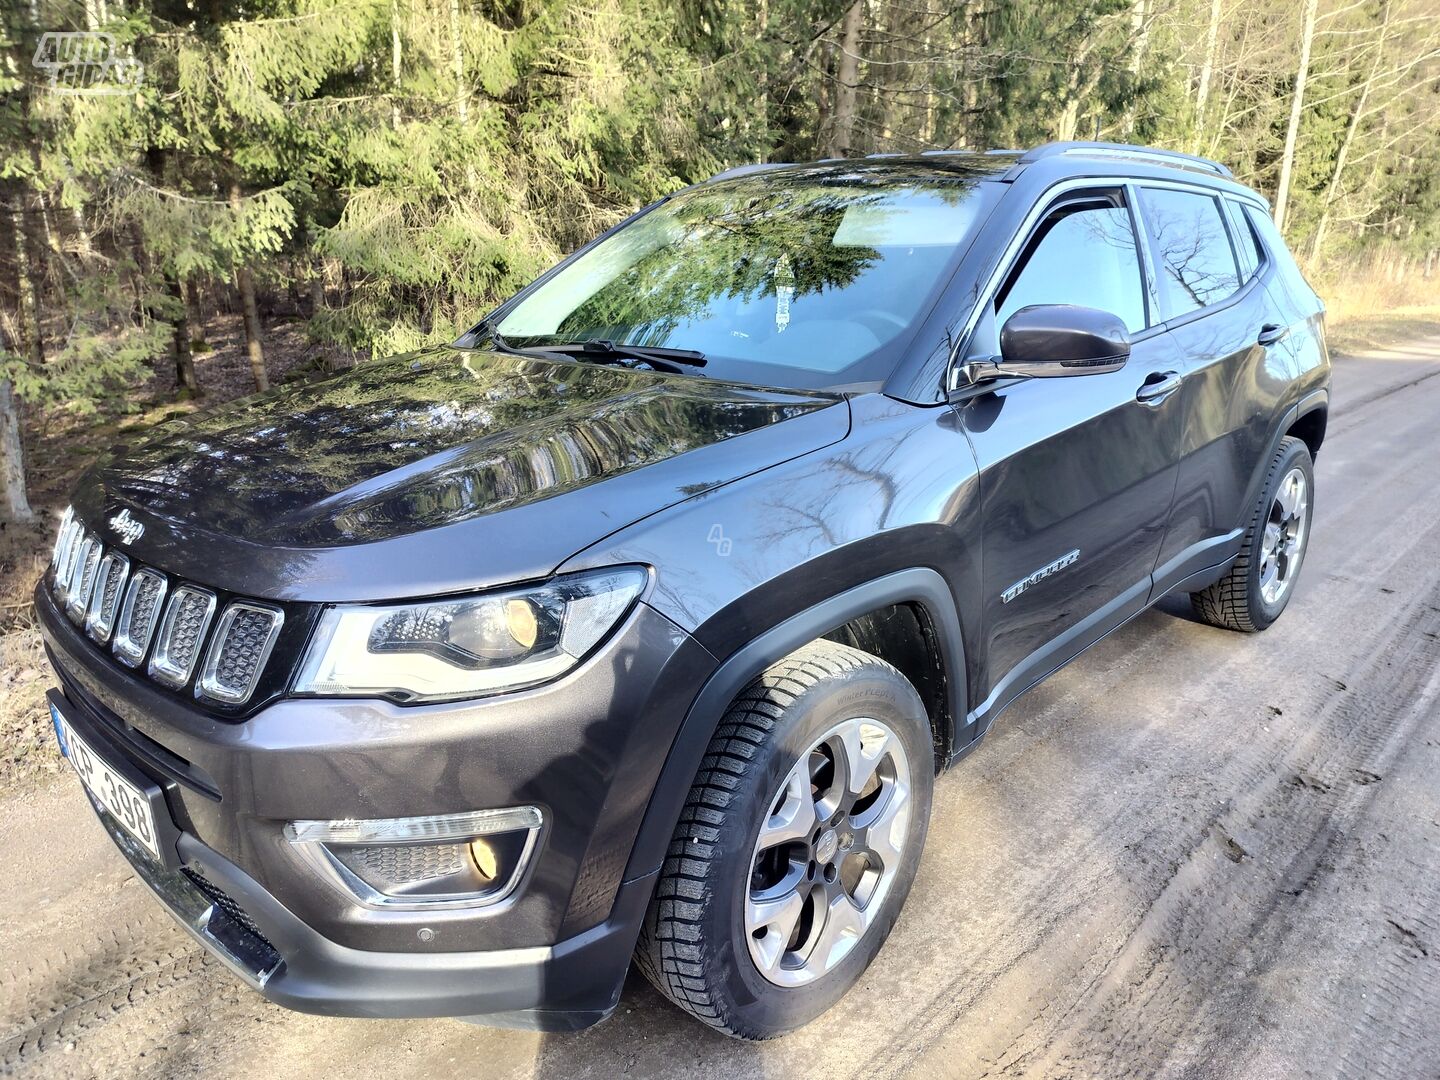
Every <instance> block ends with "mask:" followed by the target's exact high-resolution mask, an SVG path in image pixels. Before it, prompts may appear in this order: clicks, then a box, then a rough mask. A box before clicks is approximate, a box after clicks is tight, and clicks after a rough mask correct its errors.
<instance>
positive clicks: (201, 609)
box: [150, 585, 215, 687]
mask: <svg viewBox="0 0 1440 1080" xmlns="http://www.w3.org/2000/svg"><path fill="white" fill-rule="evenodd" d="M214 614H215V594H214V593H212V592H210V591H209V590H208V589H201V588H197V587H196V586H194V585H181V586H180V587H179V588H178V589H176V590H175V594H174V595H173V596H172V597H170V606H169V607H167V608H166V609H165V619H164V621H163V622H161V623H160V633H159V635H158V636H157V638H156V641H155V655H154V656H152V657H150V676H151V678H153V679H156V680H157V681H159V682H162V683H164V684H165V685H166V686H170V687H176V686H184V685H185V684H186V683H187V682H189V681H190V673H191V672H192V671H194V670H195V660H196V658H197V657H198V656H199V655H200V642H201V641H203V640H204V639H205V631H206V630H208V629H209V628H210V618H211V616H213V615H214Z"/></svg>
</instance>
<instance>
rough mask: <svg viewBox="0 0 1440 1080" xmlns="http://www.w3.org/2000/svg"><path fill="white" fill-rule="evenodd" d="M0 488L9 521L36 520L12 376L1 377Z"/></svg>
mask: <svg viewBox="0 0 1440 1080" xmlns="http://www.w3.org/2000/svg"><path fill="white" fill-rule="evenodd" d="M0 489H3V492H4V496H5V503H4V509H5V517H6V519H7V520H9V521H26V522H29V521H34V520H35V512H34V511H33V510H31V509H30V499H29V498H28V496H27V495H26V494H25V444H24V443H23V442H21V440H20V408H19V403H18V402H17V401H16V400H15V392H14V388H13V387H12V386H11V384H10V380H9V379H0Z"/></svg>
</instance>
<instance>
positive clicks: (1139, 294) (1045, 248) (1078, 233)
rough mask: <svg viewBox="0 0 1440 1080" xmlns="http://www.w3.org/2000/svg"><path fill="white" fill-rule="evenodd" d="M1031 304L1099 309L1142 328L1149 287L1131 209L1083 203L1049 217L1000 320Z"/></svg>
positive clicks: (1001, 301)
mask: <svg viewBox="0 0 1440 1080" xmlns="http://www.w3.org/2000/svg"><path fill="white" fill-rule="evenodd" d="M1031 304H1078V305H1080V306H1081V307H1091V308H1099V309H1100V310H1101V311H1108V312H1110V313H1111V314H1112V315H1118V316H1119V317H1120V318H1121V319H1122V320H1123V321H1124V323H1125V325H1126V326H1127V327H1128V328H1129V329H1130V331H1131V332H1132V333H1133V332H1135V331H1137V330H1143V329H1144V328H1145V291H1144V285H1143V280H1142V278H1141V276H1140V255H1139V252H1138V251H1137V250H1136V247H1135V232H1134V230H1133V229H1132V228H1131V226H1130V214H1129V211H1127V210H1126V209H1125V208H1124V207H1119V206H1104V205H1097V204H1095V203H1079V204H1075V205H1072V206H1066V207H1061V208H1060V209H1058V210H1056V211H1055V212H1054V213H1052V214H1051V215H1050V216H1049V217H1047V218H1046V219H1045V220H1044V221H1043V222H1042V223H1041V225H1040V228H1039V229H1038V230H1037V232H1036V235H1035V239H1032V240H1031V242H1030V246H1029V251H1028V253H1027V254H1026V256H1025V258H1024V261H1023V262H1022V263H1021V265H1020V269H1019V270H1018V271H1017V272H1015V273H1014V274H1012V275H1011V278H1010V282H1009V284H1008V285H1007V286H1006V288H1005V290H1004V291H1003V292H1002V293H1001V294H1000V296H999V297H998V299H997V301H996V313H995V321H996V325H997V326H1004V325H1005V320H1006V319H1008V318H1009V317H1010V316H1011V315H1013V314H1014V313H1015V312H1016V311H1018V310H1019V309H1020V308H1022V307H1029V306H1030V305H1031Z"/></svg>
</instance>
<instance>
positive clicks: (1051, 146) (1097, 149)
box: [1018, 142, 1235, 178]
mask: <svg viewBox="0 0 1440 1080" xmlns="http://www.w3.org/2000/svg"><path fill="white" fill-rule="evenodd" d="M1060 154H1084V155H1086V156H1087V157H1119V158H1135V159H1137V160H1140V161H1144V160H1146V159H1150V160H1151V161H1154V160H1155V159H1157V158H1158V159H1159V161H1158V162H1156V163H1157V164H1166V165H1173V166H1175V167H1176V168H1179V169H1191V170H1193V171H1195V172H1208V173H1214V174H1216V175H1218V176H1225V177H1231V178H1233V177H1234V175H1235V174H1234V173H1233V172H1231V171H1230V170H1229V169H1228V168H1226V167H1225V166H1224V165H1222V164H1220V162H1218V161H1211V160H1210V159H1209V158H1203V157H1200V156H1198V155H1196V154H1183V153H1181V152H1180V151H1179V150H1158V149H1156V148H1155V147H1153V146H1135V145H1134V144H1132V143H1107V142H1052V143H1046V144H1045V145H1044V146H1037V147H1035V149H1033V150H1027V151H1026V152H1025V154H1024V156H1023V157H1021V158H1020V161H1019V162H1018V164H1020V165H1029V164H1030V163H1031V162H1035V161H1039V160H1040V159H1041V158H1048V157H1055V156H1057V155H1060Z"/></svg>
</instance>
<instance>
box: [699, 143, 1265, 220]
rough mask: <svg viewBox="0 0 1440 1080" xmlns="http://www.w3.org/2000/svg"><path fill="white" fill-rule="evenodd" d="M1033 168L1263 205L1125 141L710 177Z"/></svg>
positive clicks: (962, 173) (1229, 177) (1226, 174)
mask: <svg viewBox="0 0 1440 1080" xmlns="http://www.w3.org/2000/svg"><path fill="white" fill-rule="evenodd" d="M1032 169H1038V170H1040V171H1042V172H1043V173H1045V174H1047V175H1049V176H1053V177H1054V178H1055V179H1057V180H1059V179H1065V178H1069V177H1077V176H1084V177H1088V176H1094V177H1115V178H1120V179H1139V180H1145V179H1170V180H1178V181H1183V182H1186V183H1192V184H1193V183H1201V184H1204V185H1205V186H1207V187H1214V188H1217V189H1220V190H1224V191H1228V192H1230V193H1231V194H1235V195H1242V196H1245V197H1247V198H1248V199H1250V200H1251V201H1254V202H1258V203H1260V204H1262V205H1266V203H1265V199H1264V198H1263V196H1261V195H1259V194H1258V193H1256V192H1255V191H1253V190H1251V189H1250V188H1248V187H1245V186H1244V185H1243V184H1241V183H1239V182H1238V181H1237V180H1235V177H1234V173H1232V172H1231V171H1230V169H1229V168H1227V167H1226V166H1225V165H1222V164H1221V163H1220V162H1218V161H1212V160H1211V159H1209V158H1203V157H1199V156H1197V155H1195V154H1186V153H1181V152H1180V151H1177V150H1162V149H1158V148H1155V147H1149V146H1139V145H1134V144H1130V143H1103V142H1051V143H1045V144H1044V145H1042V146H1037V147H1035V148H1033V149H1030V150H987V151H974V150H925V151H922V152H920V153H915V154H869V155H867V156H865V157H858V158H822V159H821V160H819V161H812V162H804V163H790V162H783V163H781V162H776V163H764V164H753V165H741V166H738V167H736V168H733V169H727V170H725V171H724V172H722V173H718V174H717V175H715V176H713V177H711V178H710V179H709V180H707V181H705V183H707V184H709V183H715V182H717V181H725V180H732V179H737V178H740V177H748V176H755V175H758V174H765V175H766V176H767V178H774V179H780V178H781V177H785V178H787V179H789V178H793V179H797V180H799V179H805V178H815V177H818V176H820V175H825V176H826V177H827V178H830V179H834V178H837V177H838V175H841V174H843V175H847V176H854V177H856V178H857V179H858V178H865V179H872V180H875V181H883V180H885V179H893V180H895V181H897V182H903V181H904V180H907V179H915V178H917V177H919V176H929V177H935V178H939V177H942V176H947V175H948V176H950V177H955V178H963V179H967V180H972V181H973V180H992V181H999V182H1006V183H1008V182H1010V181H1013V180H1016V179H1018V178H1019V177H1020V175H1021V174H1023V173H1025V172H1027V171H1029V170H1032Z"/></svg>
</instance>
